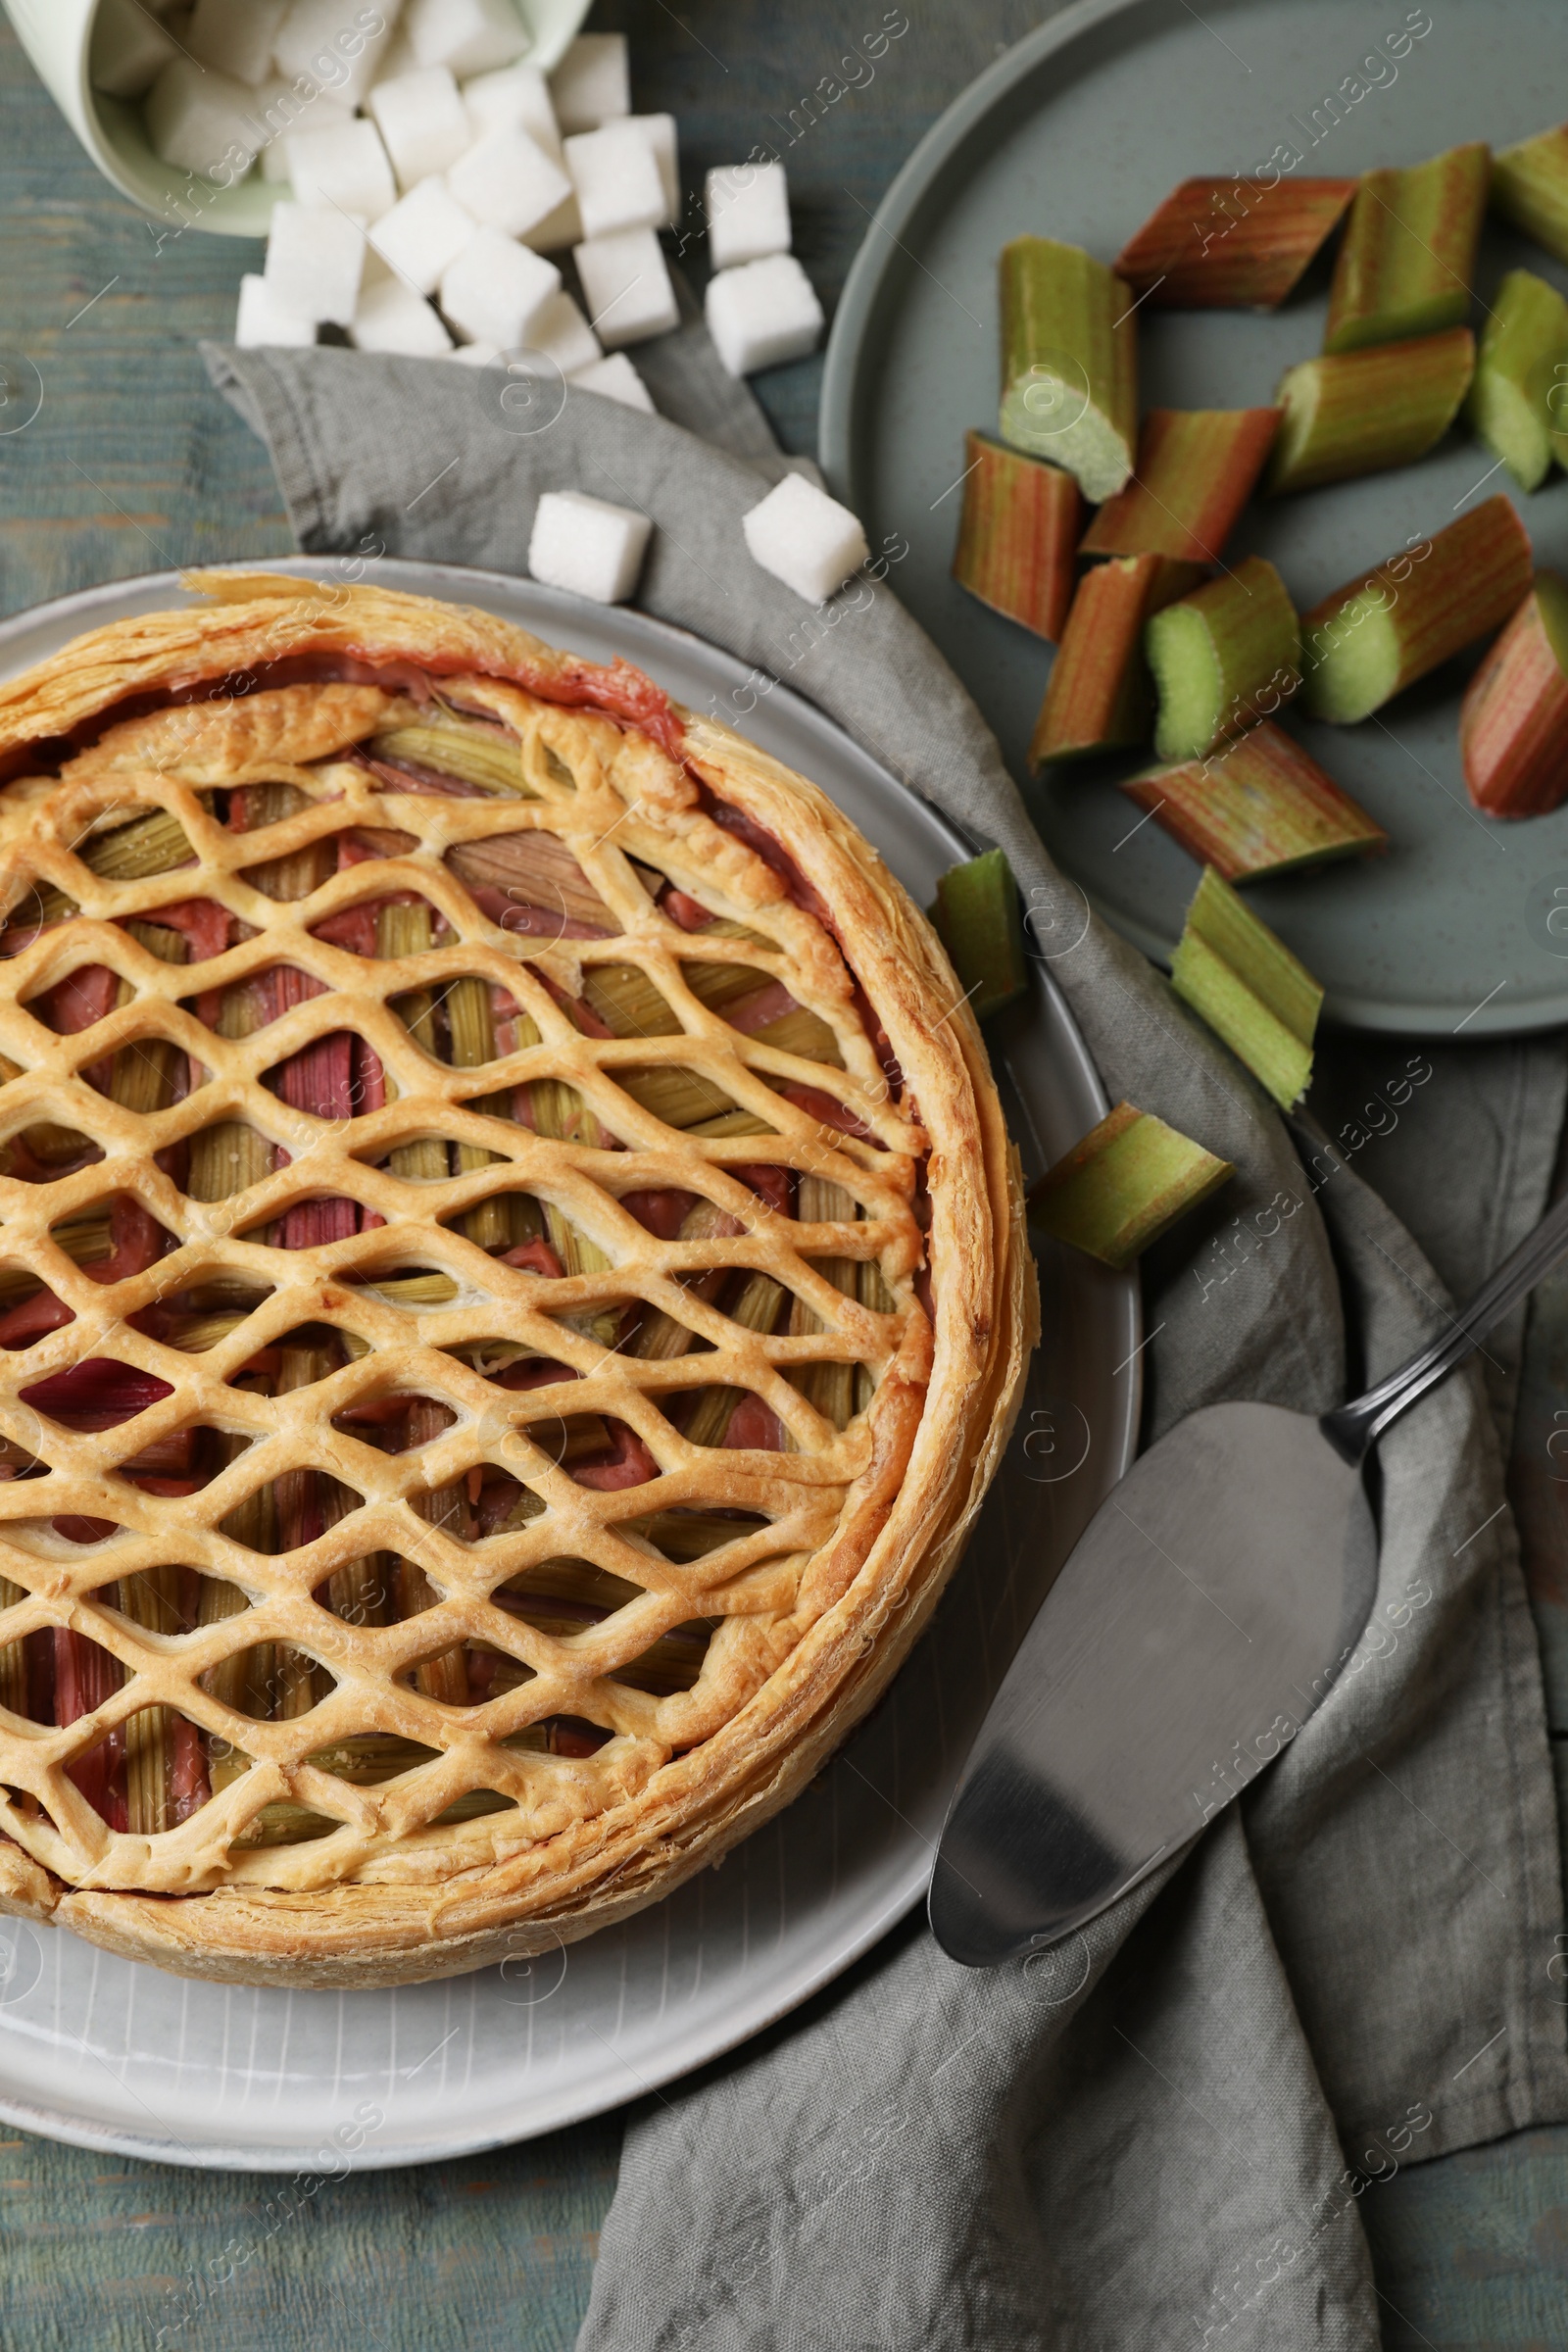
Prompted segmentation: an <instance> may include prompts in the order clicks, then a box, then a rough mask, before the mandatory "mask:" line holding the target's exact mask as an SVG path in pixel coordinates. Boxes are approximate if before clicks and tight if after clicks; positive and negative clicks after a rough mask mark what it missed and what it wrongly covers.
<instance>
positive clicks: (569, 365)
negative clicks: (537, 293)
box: [518, 290, 604, 375]
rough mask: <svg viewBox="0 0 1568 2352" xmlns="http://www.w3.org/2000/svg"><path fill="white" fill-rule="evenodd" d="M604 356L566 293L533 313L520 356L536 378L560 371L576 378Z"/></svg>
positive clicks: (544, 303) (526, 367) (595, 336)
mask: <svg viewBox="0 0 1568 2352" xmlns="http://www.w3.org/2000/svg"><path fill="white" fill-rule="evenodd" d="M603 357H604V354H603V353H602V352H601V350H600V348H599V337H598V336H597V335H596V334H595V333H594V330H593V328H592V327H591V326H590V325H589V323H588V321H587V319H585V318H584V317H583V315H582V313H581V311H579V310H578V308H577V305H576V304H575V303H574V302H573V301H572V299H571V296H570V295H569V294H567V293H566V292H564V290H563V292H561V293H559V294H552V295H551V296H550V297H549V299H548V300H547V301H545V302H543V303H541V304H540V306H539V309H538V310H537V312H536V313H535V314H534V319H533V324H532V325H531V326H530V327H529V329H528V348H527V350H526V351H524V352H522V353H520V354H519V355H518V365H519V366H520V367H522V368H525V369H527V370H528V371H529V372H530V373H531V374H534V375H549V374H551V373H553V372H554V370H555V369H556V368H560V370H561V372H562V374H563V375H576V374H577V373H578V372H579V370H580V369H582V368H591V367H593V365H594V363H595V362H596V361H597V360H601V359H602V358H603Z"/></svg>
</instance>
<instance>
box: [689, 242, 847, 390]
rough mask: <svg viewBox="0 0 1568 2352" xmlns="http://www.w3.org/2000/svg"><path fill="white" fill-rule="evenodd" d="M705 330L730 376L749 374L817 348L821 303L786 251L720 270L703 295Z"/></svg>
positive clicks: (796, 262) (772, 366)
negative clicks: (705, 294)
mask: <svg viewBox="0 0 1568 2352" xmlns="http://www.w3.org/2000/svg"><path fill="white" fill-rule="evenodd" d="M704 309H705V311H706V313H707V318H708V331H709V333H710V334H711V336H712V338H713V341H714V343H715V344H716V345H717V346H718V356H719V358H720V359H721V360H722V361H723V363H724V365H725V367H726V368H728V369H729V371H730V373H731V375H752V374H755V373H756V371H757V369H758V368H776V367H777V366H778V365H779V363H780V361H782V360H798V359H801V358H803V357H804V356H805V354H806V353H807V352H809V351H814V350H815V349H816V338H817V336H818V335H819V334H820V333H821V331H822V306H821V304H820V303H819V302H818V301H817V299H816V294H815V292H814V290H813V288H812V285H811V281H810V279H809V277H808V276H807V274H806V271H805V270H803V269H802V268H801V265H800V263H799V262H798V261H797V260H796V259H795V256H794V255H793V254H790V253H774V254H770V255H769V256H768V258H767V259H766V261H762V262H746V263H743V264H742V266H741V268H740V269H739V270H720V271H719V272H718V275H717V276H716V277H711V278H710V279H709V281H708V293H707V296H706V297H705V300H704Z"/></svg>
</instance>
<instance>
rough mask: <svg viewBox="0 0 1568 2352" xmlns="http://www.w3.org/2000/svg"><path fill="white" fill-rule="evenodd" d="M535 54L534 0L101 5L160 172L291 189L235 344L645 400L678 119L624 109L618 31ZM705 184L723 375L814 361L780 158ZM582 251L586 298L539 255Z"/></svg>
mask: <svg viewBox="0 0 1568 2352" xmlns="http://www.w3.org/2000/svg"><path fill="white" fill-rule="evenodd" d="M155 9H156V11H157V13H156V14H155V13H154V10H155ZM530 46H531V41H530V36H529V33H528V30H527V27H526V26H525V25H524V23H523V20H522V18H521V17H520V16H519V14H518V10H517V7H516V0H373V5H368V4H362V0H195V4H194V6H193V7H189V8H186V7H176V6H175V5H174V4H173V0H152V6H151V7H149V6H144V5H142V0H103V5H102V7H101V8H100V10H99V14H98V17H97V19H96V23H95V28H94V34H93V43H92V51H91V61H90V74H91V78H92V81H93V83H94V86H95V87H96V88H97V89H98V90H99V91H101V92H102V93H104V95H105V96H107V97H111V98H116V99H119V100H121V101H123V102H134V101H138V100H139V101H140V102H141V106H142V114H143V120H144V123H145V125H146V130H147V136H148V138H149V140H150V142H151V144H152V146H153V148H154V149H155V151H156V152H157V154H158V155H159V156H160V157H161V158H162V159H163V161H164V162H165V163H167V164H170V165H172V166H173V167H175V168H176V169H178V170H180V171H182V172H187V173H194V174H195V175H196V176H197V180H198V181H202V180H206V181H211V182H213V183H215V184H216V185H218V186H222V187H229V186H232V185H234V184H236V182H237V181H239V180H240V179H242V178H244V177H246V176H248V175H249V174H250V173H251V172H258V171H259V172H260V173H261V175H262V176H263V177H264V178H265V179H268V180H271V181H274V182H276V183H278V184H279V185H280V187H281V188H282V189H283V191H284V193H283V196H282V200H281V201H280V202H279V203H278V204H277V206H276V208H275V210H274V213H273V216H272V228H271V234H270V238H269V241H268V251H267V262H266V267H265V269H264V270H263V272H262V274H261V275H260V276H249V277H246V278H245V279H244V280H243V282H242V285H241V289H240V303H239V319H238V324H237V327H236V330H235V340H236V341H237V342H239V343H240V344H246V345H254V344H274V345H275V344H304V343H314V342H316V341H317V340H318V330H319V328H320V327H322V326H332V327H339V328H342V329H343V330H345V332H346V333H347V335H348V337H349V340H350V341H351V342H352V343H354V344H355V345H357V346H358V347H359V349H361V350H362V351H378V352H403V353H408V354H411V355H413V356H415V357H417V358H431V359H435V358H445V357H451V358H454V359H458V360H461V361H465V362H466V363H467V364H469V365H470V366H476V367H477V366H485V365H488V364H490V363H492V362H494V361H496V360H498V359H500V358H501V357H502V356H503V355H509V356H510V357H511V358H512V363H513V365H514V366H518V365H521V366H522V367H524V368H527V367H529V366H532V368H533V369H534V371H535V372H542V373H548V372H549V371H550V369H551V368H552V367H554V368H559V369H560V371H561V373H562V374H563V375H564V376H565V377H567V378H568V379H569V380H570V381H572V382H573V383H579V384H584V385H586V386H587V387H588V388H590V389H591V390H593V391H596V392H600V393H604V394H606V395H607V396H608V397H609V398H611V399H613V400H620V401H623V402H625V403H626V404H627V405H628V406H630V407H634V408H643V409H651V408H652V406H653V403H652V401H651V400H650V398H649V395H648V392H647V389H646V387H645V386H644V384H643V382H642V379H641V377H640V376H639V375H638V373H637V371H636V369H635V368H633V366H632V364H631V362H630V361H629V360H628V359H627V358H626V357H625V356H624V354H625V350H626V347H628V346H631V345H635V344H637V343H641V342H644V341H646V340H647V339H648V338H649V337H651V336H654V335H660V334H663V333H665V332H667V331H668V329H670V328H671V327H673V326H674V325H675V324H676V323H677V320H678V316H679V314H678V312H677V308H676V302H675V293H674V288H673V287H672V285H671V283H670V277H669V271H668V269H667V267H666V265H665V261H664V255H663V251H662V247H661V245H660V241H659V231H660V230H661V229H662V228H669V227H672V226H673V225H674V224H675V222H676V221H677V219H678V217H679V213H680V203H681V197H680V181H679V174H678V167H677V152H676V132H675V122H674V118H673V116H670V115H634V114H633V113H632V111H631V95H630V85H629V76H628V68H627V55H626V42H625V39H624V37H623V35H621V34H619V33H588V34H584V35H582V36H581V37H580V38H578V39H577V40H575V41H573V42H572V44H571V46H570V47H569V48H568V49H567V51H566V52H565V55H564V57H563V59H562V61H561V63H560V64H559V65H558V66H557V67H556V69H555V71H554V72H553V73H551V74H549V75H548V77H547V76H546V75H545V74H544V73H541V72H540V71H539V69H538V68H537V67H534V66H530V65H528V64H527V63H526V62H525V58H526V52H527V50H528V49H529V47H530ZM706 193H707V209H708V216H709V224H710V235H711V247H712V261H713V268H714V271H715V275H714V277H713V280H712V283H711V287H710V289H709V293H708V322H709V326H710V329H711V333H712V336H713V340H714V342H715V343H716V344H717V346H718V349H719V352H720V355H721V357H722V359H723V362H724V365H725V366H726V367H727V368H729V369H730V370H731V372H732V373H734V374H736V375H743V374H749V373H751V372H752V371H753V370H754V369H756V368H767V367H771V366H774V365H775V364H777V363H778V362H780V361H782V360H786V359H795V358H798V357H800V356H801V355H802V354H804V353H805V352H808V351H809V350H811V349H812V348H813V346H814V345H815V342H816V339H817V336H818V335H819V333H820V331H821V326H822V313H821V308H820V306H819V304H818V302H817V299H816V296H815V294H814V293H813V291H812V289H811V285H810V282H809V279H808V277H807V275H806V272H805V271H804V270H802V268H801V266H800V264H799V263H798V262H797V261H796V260H795V259H794V258H793V256H792V255H791V254H790V252H789V243H790V222H789V200H788V196H787V193H786V189H785V184H784V169H783V166H782V165H781V164H775V163H764V164H752V165H740V166H737V167H735V168H734V169H733V170H730V171H723V172H710V174H709V177H708V187H707V192H706ZM568 248H569V249H570V251H571V257H572V261H573V263H574V265H575V271H576V283H577V287H578V289H579V291H580V294H581V304H580V305H579V303H578V301H577V300H576V299H574V296H573V294H572V293H570V292H568V291H567V289H566V287H565V286H564V284H563V280H562V271H561V270H560V268H559V267H558V266H557V264H556V263H555V262H554V261H552V260H550V259H548V258H547V257H548V256H550V255H560V254H564V252H565V251H566V250H567V249H568ZM585 311H586V316H585V315H584V313H585ZM607 355H608V356H607Z"/></svg>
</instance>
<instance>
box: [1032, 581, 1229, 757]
mask: <svg viewBox="0 0 1568 2352" xmlns="http://www.w3.org/2000/svg"><path fill="white" fill-rule="evenodd" d="M1203 577H1204V574H1203V572H1202V571H1201V569H1200V567H1199V566H1198V565H1197V564H1173V563H1172V562H1171V561H1170V559H1169V557H1168V556H1128V557H1126V558H1124V559H1123V560H1121V561H1119V562H1113V563H1110V564H1096V565H1095V567H1094V569H1093V570H1092V571H1087V572H1085V574H1084V576H1083V578H1082V579H1081V580H1080V581H1079V583H1078V593H1077V595H1076V596H1075V597H1074V598H1073V600H1072V611H1071V612H1070V613H1068V615H1067V626H1066V628H1065V630H1064V631H1063V633H1062V639H1061V644H1060V646H1059V647H1058V649H1057V653H1056V659H1055V661H1054V662H1053V664H1052V670H1051V678H1050V682H1049V683H1048V685H1047V687H1046V699H1045V701H1044V702H1043V703H1042V704H1041V706H1040V716H1039V717H1038V718H1037V719H1036V721H1035V731H1034V735H1033V737H1032V738H1031V741H1030V745H1029V764H1030V766H1031V767H1032V768H1034V769H1035V770H1036V771H1038V770H1039V769H1040V768H1041V767H1043V766H1044V765H1045V763H1046V761H1047V760H1079V759H1083V758H1086V757H1087V756H1088V755H1089V754H1091V753H1094V752H1108V751H1122V750H1125V749H1126V748H1127V747H1128V746H1130V745H1133V744H1139V743H1147V742H1148V741H1149V738H1150V734H1151V732H1152V728H1153V724H1154V689H1153V685H1152V681H1151V679H1150V675H1149V664H1148V662H1146V661H1145V660H1144V626H1145V623H1146V622H1147V621H1148V619H1149V617H1150V615H1151V613H1158V612H1159V611H1160V610H1161V608H1162V607H1164V606H1165V605H1168V604H1171V603H1172V602H1173V601H1174V600H1175V599H1176V598H1177V597H1179V596H1186V595H1188V594H1189V593H1190V592H1191V590H1193V589H1194V588H1196V587H1197V586H1198V585H1199V583H1200V582H1201V579H1202V578H1203Z"/></svg>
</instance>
